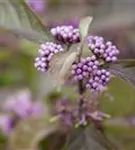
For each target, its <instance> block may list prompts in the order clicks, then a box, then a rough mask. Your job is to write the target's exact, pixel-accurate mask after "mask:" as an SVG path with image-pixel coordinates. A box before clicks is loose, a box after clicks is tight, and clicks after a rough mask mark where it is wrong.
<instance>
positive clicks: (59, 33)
mask: <svg viewBox="0 0 135 150" xmlns="http://www.w3.org/2000/svg"><path fill="white" fill-rule="evenodd" d="M51 34H52V35H53V36H54V37H55V38H56V39H57V40H58V41H60V42H62V43H64V44H75V43H79V42H80V33H79V29H77V28H73V26H57V27H56V28H52V29H51Z"/></svg>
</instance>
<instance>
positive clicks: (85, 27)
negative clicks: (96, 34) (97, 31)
mask: <svg viewBox="0 0 135 150" xmlns="http://www.w3.org/2000/svg"><path fill="white" fill-rule="evenodd" d="M92 20H93V17H89V16H88V17H86V18H83V19H82V20H81V21H80V24H79V29H80V33H81V37H82V41H83V40H84V38H85V37H86V36H87V34H88V31H89V26H90V24H91V22H92Z"/></svg>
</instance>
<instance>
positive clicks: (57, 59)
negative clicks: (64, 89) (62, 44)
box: [49, 51, 77, 90]
mask: <svg viewBox="0 0 135 150" xmlns="http://www.w3.org/2000/svg"><path fill="white" fill-rule="evenodd" d="M76 55H77V54H76V52H71V51H68V52H61V53H59V54H57V55H55V56H54V57H53V59H52V60H51V64H50V69H49V71H50V74H51V76H52V79H53V85H54V87H57V88H58V89H59V90H60V88H61V86H62V85H63V84H64V81H65V80H66V78H67V77H68V73H69V70H70V67H71V65H72V64H73V62H74V61H75V59H76Z"/></svg>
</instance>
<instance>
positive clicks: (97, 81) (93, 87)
mask: <svg viewBox="0 0 135 150" xmlns="http://www.w3.org/2000/svg"><path fill="white" fill-rule="evenodd" d="M87 44H88V47H89V50H90V51H91V52H92V53H93V55H92V56H91V57H86V58H83V59H81V60H80V62H78V63H74V64H73V65H72V71H71V73H72V75H73V76H74V79H75V80H78V81H79V80H85V87H86V88H89V89H90V91H91V92H92V93H96V92H100V91H103V90H104V89H105V87H106V85H107V84H108V82H109V81H110V72H109V71H107V70H105V69H104V68H102V67H101V66H100V61H101V59H102V60H103V61H104V63H112V62H115V61H116V60H117V55H118V54H119V50H118V49H117V48H116V46H114V45H113V44H112V43H111V42H109V41H108V42H106V43H105V41H104V39H103V38H102V37H99V36H88V37H87Z"/></svg>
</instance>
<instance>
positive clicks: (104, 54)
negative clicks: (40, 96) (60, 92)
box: [35, 26, 119, 126]
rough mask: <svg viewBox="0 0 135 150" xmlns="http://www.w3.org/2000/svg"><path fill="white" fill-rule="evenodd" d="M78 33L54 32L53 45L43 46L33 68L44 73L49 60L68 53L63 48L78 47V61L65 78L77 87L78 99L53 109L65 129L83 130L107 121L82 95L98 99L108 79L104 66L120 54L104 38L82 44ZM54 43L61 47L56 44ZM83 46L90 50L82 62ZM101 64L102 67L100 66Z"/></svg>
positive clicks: (67, 28)
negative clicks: (89, 95) (70, 79)
mask: <svg viewBox="0 0 135 150" xmlns="http://www.w3.org/2000/svg"><path fill="white" fill-rule="evenodd" d="M79 32H80V31H79V29H75V28H73V27H71V26H58V27H56V28H53V29H52V30H51V34H52V35H53V36H54V37H55V39H56V44H55V43H52V42H46V43H45V44H42V45H41V46H40V48H39V51H38V52H39V56H38V57H37V58H36V59H35V67H36V68H37V69H38V70H39V71H41V72H46V71H48V69H49V67H50V62H51V60H52V56H53V55H55V54H56V53H59V52H62V51H67V50H68V49H66V50H64V49H63V45H65V46H67V47H68V46H70V45H72V44H77V43H79V46H78V48H77V59H76V60H75V61H74V63H73V64H72V68H71V74H70V73H69V74H68V75H69V76H70V77H71V78H72V79H73V80H74V81H75V83H77V86H78V92H79V99H77V101H75V103H70V102H69V100H68V99H67V100H62V101H60V100H58V103H57V104H56V105H57V108H56V109H55V110H56V114H57V116H58V117H57V118H59V119H60V121H62V123H64V124H65V125H68V126H76V125H77V126H78V125H79V126H86V124H89V123H90V122H92V123H95V122H96V123H97V122H100V121H102V120H103V118H107V117H108V116H107V117H106V115H105V114H104V113H102V112H100V111H99V109H98V108H97V105H98V104H95V101H94V100H91V99H89V98H86V97H84V92H85V90H86V89H89V90H90V94H95V93H96V95H98V94H99V92H102V91H104V89H106V87H107V85H108V83H109V81H110V78H111V75H110V72H109V71H108V70H106V69H105V68H104V66H105V65H106V64H107V65H109V64H110V63H113V62H115V61H116V60H117V55H118V54H119V50H118V49H117V48H116V46H115V45H113V44H112V42H110V41H105V40H104V39H103V37H99V36H87V37H86V38H83V40H82V41H81V40H80V39H81V38H80V34H79ZM57 41H58V43H62V45H59V44H57ZM80 41H81V42H80ZM84 42H86V44H87V45H88V48H89V50H90V56H88V57H85V58H83V57H82V51H83V46H84ZM91 53H92V55H91ZM59 59H60V58H59ZM101 61H102V64H104V65H101ZM92 101H93V104H92ZM97 103H98V102H97Z"/></svg>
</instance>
